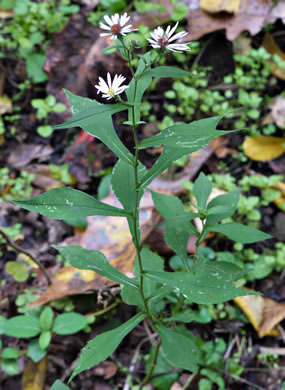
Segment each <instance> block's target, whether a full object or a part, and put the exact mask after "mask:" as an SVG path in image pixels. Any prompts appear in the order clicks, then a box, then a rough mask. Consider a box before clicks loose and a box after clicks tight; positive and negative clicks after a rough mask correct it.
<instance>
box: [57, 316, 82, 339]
mask: <svg viewBox="0 0 285 390" xmlns="http://www.w3.org/2000/svg"><path fill="white" fill-rule="evenodd" d="M87 324H88V321H87V319H86V317H84V316H83V315H82V314H79V313H63V314H59V315H57V316H56V318H55V320H54V323H53V327H52V330H53V332H55V333H57V334H73V333H76V332H79V331H80V330H82V329H84V328H85V326H86V325H87Z"/></svg>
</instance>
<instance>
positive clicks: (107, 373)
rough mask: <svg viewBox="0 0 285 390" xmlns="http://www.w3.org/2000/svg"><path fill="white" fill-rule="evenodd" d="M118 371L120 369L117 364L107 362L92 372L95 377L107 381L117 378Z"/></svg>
mask: <svg viewBox="0 0 285 390" xmlns="http://www.w3.org/2000/svg"><path fill="white" fill-rule="evenodd" d="M117 371H118V367H117V366H116V364H115V363H114V362H111V361H109V360H105V361H104V362H102V363H100V364H98V366H96V367H94V369H93V370H91V372H92V374H93V375H97V376H103V377H104V379H106V380H107V379H110V378H112V377H113V376H115V375H116V373H117Z"/></svg>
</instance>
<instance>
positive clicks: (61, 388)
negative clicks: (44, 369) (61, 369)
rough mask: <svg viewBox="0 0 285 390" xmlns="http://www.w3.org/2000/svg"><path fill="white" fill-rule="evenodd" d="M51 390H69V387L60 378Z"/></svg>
mask: <svg viewBox="0 0 285 390" xmlns="http://www.w3.org/2000/svg"><path fill="white" fill-rule="evenodd" d="M50 390H69V387H68V386H66V385H65V384H64V383H62V382H61V381H60V380H59V379H57V380H56V381H55V382H54V384H53V385H52V387H51V388H50Z"/></svg>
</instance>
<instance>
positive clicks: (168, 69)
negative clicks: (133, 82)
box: [141, 66, 197, 79]
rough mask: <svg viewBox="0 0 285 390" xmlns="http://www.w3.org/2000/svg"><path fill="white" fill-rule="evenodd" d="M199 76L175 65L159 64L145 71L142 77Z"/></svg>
mask: <svg viewBox="0 0 285 390" xmlns="http://www.w3.org/2000/svg"><path fill="white" fill-rule="evenodd" d="M185 76H190V77H197V76H196V75H194V74H193V73H191V72H187V71H186V70H183V69H179V68H175V67H173V66H157V67H156V68H153V69H148V70H147V71H146V72H144V73H143V74H142V76H141V79H145V78H148V77H159V78H165V77H185Z"/></svg>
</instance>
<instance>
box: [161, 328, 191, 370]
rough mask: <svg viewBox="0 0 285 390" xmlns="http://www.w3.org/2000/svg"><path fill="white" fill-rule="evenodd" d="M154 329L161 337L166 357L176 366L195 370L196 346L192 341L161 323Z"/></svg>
mask: <svg viewBox="0 0 285 390" xmlns="http://www.w3.org/2000/svg"><path fill="white" fill-rule="evenodd" d="M156 329H157V332H158V334H159V336H160V338H161V343H162V348H163V352H164V353H165V357H166V359H167V360H169V361H170V362H171V363H172V364H174V365H175V366H176V367H180V368H183V369H184V370H188V371H191V372H197V371H198V365H197V364H198V348H197V347H196V345H195V344H194V343H193V341H192V340H191V339H190V338H189V337H186V336H184V335H182V334H180V333H176V332H173V331H172V330H170V329H168V328H166V327H165V326H163V325H161V324H158V325H157V327H156Z"/></svg>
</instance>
